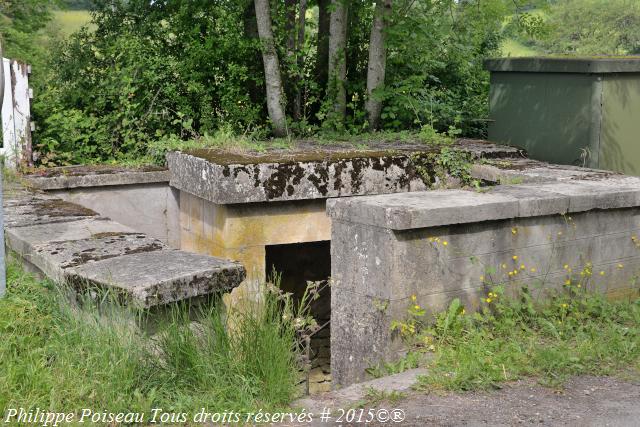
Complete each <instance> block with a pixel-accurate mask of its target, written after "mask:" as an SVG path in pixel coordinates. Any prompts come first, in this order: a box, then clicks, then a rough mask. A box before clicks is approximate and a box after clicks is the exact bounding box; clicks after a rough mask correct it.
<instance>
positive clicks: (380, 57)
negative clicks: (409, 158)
mask: <svg viewBox="0 0 640 427" xmlns="http://www.w3.org/2000/svg"><path fill="white" fill-rule="evenodd" d="M390 14H391V0H376V10H375V12H374V15H373V25H372V26H371V37H370V39H369V66H368V69H367V102H366V105H365V109H366V110H367V116H368V119H369V130H371V131H374V130H376V129H378V127H379V126H380V113H381V112H382V101H381V100H379V99H376V98H375V95H374V94H373V92H374V91H375V90H376V89H377V88H379V87H380V86H382V85H384V75H385V72H386V67H387V50H386V48H385V25H386V21H387V20H388V19H389V15H390Z"/></svg>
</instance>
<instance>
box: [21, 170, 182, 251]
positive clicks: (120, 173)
mask: <svg viewBox="0 0 640 427" xmlns="http://www.w3.org/2000/svg"><path fill="white" fill-rule="evenodd" d="M24 178H25V180H26V183H27V184H28V185H29V186H30V187H32V188H35V189H38V190H44V191H47V192H49V194H53V195H55V196H56V197H59V198H61V199H63V200H66V201H69V202H73V203H77V204H79V205H82V206H85V207H87V208H90V209H92V210H94V211H96V212H98V213H99V214H100V215H103V216H107V217H109V218H111V219H113V220H115V221H118V222H120V223H121V224H124V225H127V226H129V227H131V228H133V229H135V230H139V231H141V232H144V233H146V234H148V235H150V236H152V237H154V238H156V239H159V240H161V241H162V242H163V243H166V244H168V245H169V246H171V247H172V248H176V249H178V248H180V216H179V209H180V208H179V200H178V197H179V192H178V191H177V190H175V189H173V188H171V187H169V171H168V170H166V169H162V168H157V167H145V168H123V167H115V166H108V165H104V166H65V167H60V168H51V169H47V170H45V171H44V172H42V173H41V174H36V175H28V176H25V177H24Z"/></svg>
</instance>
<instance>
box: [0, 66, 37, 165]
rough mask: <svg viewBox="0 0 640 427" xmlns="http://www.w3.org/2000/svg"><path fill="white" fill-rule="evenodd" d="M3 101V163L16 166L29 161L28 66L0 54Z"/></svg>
mask: <svg viewBox="0 0 640 427" xmlns="http://www.w3.org/2000/svg"><path fill="white" fill-rule="evenodd" d="M2 65H3V66H4V87H5V91H4V101H3V103H2V140H3V141H2V142H3V143H2V148H0V155H3V156H4V157H5V165H6V166H8V167H10V168H13V169H15V168H16V166H17V164H18V163H19V162H20V161H21V160H23V159H28V161H29V162H30V161H31V158H30V157H31V99H30V98H31V90H30V89H29V66H28V65H26V64H24V63H22V62H18V61H15V60H12V59H7V58H2Z"/></svg>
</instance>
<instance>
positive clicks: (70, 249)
mask: <svg viewBox="0 0 640 427" xmlns="http://www.w3.org/2000/svg"><path fill="white" fill-rule="evenodd" d="M4 214H5V232H6V241H7V245H8V247H9V249H11V250H12V251H13V252H14V253H16V254H17V255H18V256H19V257H20V258H21V259H22V260H23V261H25V262H27V263H29V264H30V266H31V267H35V269H36V270H38V271H40V272H41V273H43V274H44V275H46V276H48V277H50V278H51V279H52V280H54V281H56V282H61V283H70V284H72V285H74V286H75V287H76V288H84V287H86V286H90V285H97V286H100V287H103V288H105V289H109V290H112V291H114V292H116V293H117V294H119V295H125V296H126V297H127V298H128V299H129V300H130V301H131V302H132V303H133V304H135V305H136V306H139V307H142V308H148V307H151V306H155V305H161V304H167V303H171V302H176V301H180V300H184V299H187V298H191V297H196V296H202V295H208V294H212V293H217V292H227V291H229V290H231V289H233V288H234V287H236V286H238V285H239V284H240V282H242V280H244V277H245V269H244V267H243V266H242V265H241V264H239V263H238V262H234V261H229V260H224V259H220V258H214V257H210V256H206V255H199V254H194V253H189V252H184V251H179V250H174V249H170V248H169V247H167V246H166V245H165V244H164V243H162V242H161V241H159V240H157V239H153V238H150V237H148V236H147V235H145V234H144V233H138V232H136V231H135V230H132V229H131V228H129V227H126V226H124V225H122V224H119V223H117V222H115V221H111V220H110V219H108V218H105V217H101V216H100V215H98V214H96V213H95V212H93V211H91V210H90V209H86V208H84V207H82V206H79V205H76V204H73V203H68V202H65V201H63V200H61V199H57V198H53V197H51V196H47V195H44V194H40V193H30V192H25V191H23V190H21V189H18V190H14V191H11V192H9V193H8V194H7V198H6V199H5V201H4Z"/></svg>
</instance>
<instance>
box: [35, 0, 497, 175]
mask: <svg viewBox="0 0 640 427" xmlns="http://www.w3.org/2000/svg"><path fill="white" fill-rule="evenodd" d="M32 1H36V0H32ZM42 1H43V0H42ZM505 4H507V2H506V1H505V0H491V1H479V0H472V1H467V2H456V1H454V0H447V1H444V2H432V1H421V2H413V1H408V0H403V1H400V2H397V4H396V3H394V12H393V16H392V18H391V19H390V22H389V28H388V31H387V33H388V34H387V40H388V42H387V45H388V52H389V53H388V68H387V79H386V81H387V85H386V86H385V87H384V88H382V89H381V90H380V91H379V93H377V94H376V96H379V97H381V98H382V99H383V101H384V104H385V109H384V110H383V119H382V126H383V128H384V129H387V130H393V131H399V130H405V129H419V128H421V127H422V126H425V125H428V126H431V127H432V128H433V129H436V130H438V131H440V132H446V131H447V130H448V129H449V128H450V127H452V126H453V127H455V128H456V129H460V131H461V132H462V133H463V134H465V135H482V134H483V132H484V128H485V122H484V121H483V119H484V117H485V116H486V110H487V105H486V104H487V103H486V95H487V90H488V78H487V73H485V72H484V71H483V70H482V68H481V61H482V58H483V57H484V56H486V55H490V54H492V53H493V52H496V49H497V46H498V42H499V36H498V32H499V29H500V25H501V24H500V23H501V20H502V16H503V15H504V13H506V11H508V7H507V6H505ZM251 5H252V2H251V1H249V0H246V1H245V0H243V1H241V2H214V3H210V2H191V1H184V0H179V1H172V2H163V1H158V2H148V1H146V0H130V1H111V0H97V1H95V10H94V12H93V20H92V23H91V29H85V30H81V31H79V32H77V33H75V34H73V35H72V36H71V37H70V38H69V39H67V40H64V41H62V42H59V43H55V44H54V47H52V48H51V49H50V50H51V55H50V57H49V60H48V63H47V64H46V66H43V67H41V68H44V69H46V70H47V71H46V72H40V71H37V72H36V73H34V80H37V82H36V87H37V91H36V92H37V96H36V98H35V100H34V106H33V109H34V117H35V120H36V121H37V123H38V132H36V133H35V134H34V138H35V144H36V149H37V151H38V154H39V156H40V158H41V159H42V162H43V163H45V164H65V163H86V162H97V161H112V160H116V161H127V160H130V159H139V158H141V156H144V155H146V153H147V152H148V151H149V150H152V151H153V147H152V145H153V144H154V141H155V140H158V139H161V140H167V138H169V139H171V140H172V141H174V142H175V141H177V140H183V141H186V140H190V139H193V138H196V139H198V138H200V137H201V136H202V135H205V134H209V135H211V134H214V133H215V132H216V131H217V130H218V129H222V128H224V129H232V130H233V132H234V133H236V134H243V135H246V134H249V135H252V136H255V135H260V136H265V135H267V133H266V130H268V128H269V124H268V120H267V115H266V109H265V101H264V97H265V89H264V81H263V79H264V77H263V69H262V61H261V57H260V46H259V42H258V40H257V39H256V35H255V31H254V30H255V17H254V16H253V15H252V7H251ZM349 10H350V18H349V37H348V43H347V52H346V54H347V87H346V90H347V99H348V108H347V119H346V122H345V124H344V126H340V127H339V128H340V129H341V130H342V132H346V133H349V134H352V135H357V134H360V133H361V132H362V131H363V130H364V127H365V125H366V120H365V119H366V117H365V114H364V102H365V81H366V73H367V67H368V43H369V41H368V39H369V33H370V26H371V21H372V14H373V9H372V7H371V3H370V2H367V1H364V0H359V1H353V2H351V3H350V9H349ZM272 16H273V24H274V32H275V38H276V41H277V46H276V48H277V50H278V53H279V57H280V59H281V66H282V68H283V73H282V74H283V78H284V86H285V92H286V93H287V96H288V102H287V103H286V110H287V113H288V115H289V116H291V115H292V112H293V110H292V109H293V102H292V100H291V98H292V97H293V95H294V94H295V93H296V91H298V90H300V92H301V94H302V113H303V116H302V117H300V118H298V120H297V121H293V120H292V121H291V123H290V126H289V128H290V129H292V130H293V132H295V133H297V134H298V135H302V136H309V135H311V134H316V135H318V134H322V133H323V132H324V131H325V129H332V128H335V126H329V127H322V126H321V125H322V123H323V122H325V121H326V111H327V110H326V107H327V106H326V103H325V99H326V92H325V91H326V88H325V87H323V86H322V85H321V84H319V83H318V81H317V78H316V73H317V70H316V69H315V66H316V61H317V57H316V55H317V46H316V44H317V22H316V21H315V18H314V17H315V16H317V8H316V6H315V5H314V4H313V3H311V4H310V9H309V14H308V19H307V24H306V34H305V38H304V43H303V45H302V46H300V51H299V52H298V55H288V51H287V40H288V38H289V34H290V29H289V26H288V23H287V20H286V11H285V9H284V3H282V2H279V3H275V4H274V5H273V11H272ZM407 40H411V43H407Z"/></svg>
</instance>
